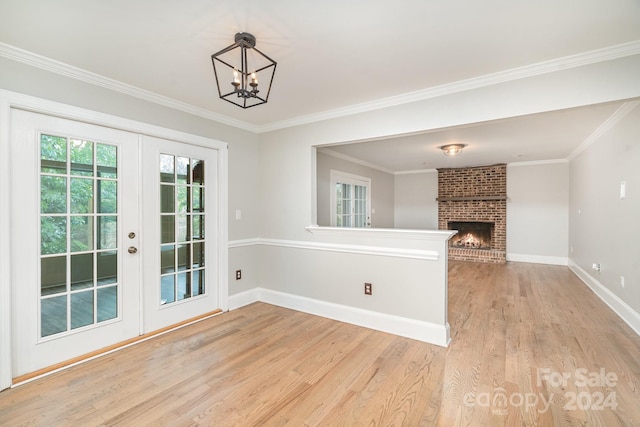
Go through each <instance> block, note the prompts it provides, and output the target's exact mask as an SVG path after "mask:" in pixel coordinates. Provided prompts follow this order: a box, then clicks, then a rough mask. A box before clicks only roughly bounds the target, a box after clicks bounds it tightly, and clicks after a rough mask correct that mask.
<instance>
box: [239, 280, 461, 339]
mask: <svg viewBox="0 0 640 427" xmlns="http://www.w3.org/2000/svg"><path fill="white" fill-rule="evenodd" d="M230 298H232V300H233V306H234V307H235V308H239V307H242V306H245V305H248V304H251V303H253V302H257V301H260V302H264V303H267V304H272V305H277V306H279V307H285V308H289V309H292V310H296V311H301V312H303V313H308V314H312V315H315V316H321V317H325V318H328V319H333V320H337V321H340V322H346V323H350V324H352V325H357V326H362V327H364V328H369V329H374V330H377V331H382V332H387V333H390V334H395V335H399V336H402V337H407V338H411V339H415V340H419V341H423V342H427V343H430V344H435V345H439V346H442V347H447V346H448V345H449V343H450V342H451V337H450V331H449V324H448V323H447V324H446V325H438V324H435V323H431V322H425V321H422V320H416V319H409V318H407V317H401V316H395V315H392V314H386V313H379V312H376V311H371V310H365V309H362V308H356V307H350V306H346V305H342V304H335V303H332V302H328V301H322V300H317V299H313V298H307V297H303V296H300V295H293V294H288V293H284V292H279V291H274V290H271V289H265V288H255V289H251V290H249V291H245V292H242V293H240V294H236V295H232V296H231V297H230Z"/></svg>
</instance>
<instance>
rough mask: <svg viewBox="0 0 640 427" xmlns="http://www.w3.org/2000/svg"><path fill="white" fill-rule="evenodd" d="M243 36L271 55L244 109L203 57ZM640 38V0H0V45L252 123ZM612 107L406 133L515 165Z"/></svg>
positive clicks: (565, 140)
mask: <svg viewBox="0 0 640 427" xmlns="http://www.w3.org/2000/svg"><path fill="white" fill-rule="evenodd" d="M240 31H246V32H249V33H252V34H253V35H255V36H256V38H257V45H256V47H258V48H259V49H260V50H262V51H263V52H264V53H266V54H267V55H269V56H270V57H272V58H273V59H275V60H276V61H277V62H278V68H277V71H276V76H275V81H274V85H273V89H272V92H271V97H270V99H269V102H268V104H266V105H262V106H258V107H255V108H251V109H248V110H242V109H240V108H238V107H236V106H233V105H231V104H229V103H227V102H225V101H222V100H220V99H219V98H218V97H217V91H216V88H215V82H214V75H213V70H212V66H211V54H212V53H214V52H216V51H218V50H220V49H222V48H223V47H226V46H227V45H230V44H231V43H232V42H233V36H234V34H235V33H236V32H240ZM639 40H640V1H639V0H562V1H558V0H537V1H534V0H530V1H525V0H484V1H478V0H449V1H435V0H400V1H390V0H368V1H356V0H325V1H316V2H310V1H302V0H277V1H257V0H220V1H212V0H183V1H177V0H174V1H170V0H109V1H104V0H57V1H43V0H0V43H4V44H5V46H4V47H5V48H6V47H7V45H8V46H9V47H12V48H14V47H15V48H18V49H23V50H25V51H27V52H30V53H33V54H37V55H42V56H43V57H46V58H49V59H53V60H56V61H60V62H61V63H64V64H68V65H71V66H74V67H78V68H79V69H81V70H86V71H88V72H91V73H95V74H98V75H100V76H103V77H106V78H108V79H113V80H115V81H117V82H122V83H125V84H127V85H131V86H133V87H135V88H140V89H143V90H145V91H149V92H152V93H154V94H159V95H162V96H164V97H167V98H169V99H172V100H176V101H180V102H182V103H184V104H186V105H189V106H193V107H195V108H196V109H200V110H202V111H206V112H210V113H211V114H213V115H216V116H217V117H222V118H228V119H229V120H230V121H235V122H236V123H241V124H242V123H244V124H246V125H247V126H249V127H254V128H265V127H268V126H278V125H281V126H282V125H283V124H286V123H295V122H296V121H298V122H300V121H304V120H306V121H310V120H312V119H313V118H314V117H327V116H330V115H332V114H333V115H338V114H340V113H341V112H347V111H352V109H353V108H354V106H358V107H359V108H367V106H368V105H370V106H371V107H370V108H374V107H373V105H374V103H376V102H379V101H381V100H385V99H388V98H391V97H396V99H398V97H400V98H399V99H400V100H402V99H403V98H402V97H403V96H407V99H409V96H410V95H411V94H414V93H416V92H419V91H424V90H426V89H429V88H434V87H442V86H446V85H449V84H452V83H455V82H460V81H463V80H467V79H472V78H477V77H479V76H486V75H489V74H492V73H498V72H503V71H505V70H512V69H514V68H519V67H526V66H530V65H531V64H538V63H541V62H545V61H553V60H558V59H560V58H564V57H568V56H572V55H577V54H583V53H585V52H590V51H594V50H598V49H604V48H608V47H611V46H615V45H620V44H625V43H630V42H637V41H639ZM0 47H2V46H0ZM375 105H379V104H375ZM350 109H351V110H350ZM615 109H616V106H615V105H606V106H601V107H593V108H591V107H589V108H587V110H586V111H570V112H564V113H561V114H562V118H558V117H555V116H554V115H553V114H550V115H541V116H538V117H532V118H530V119H531V120H532V122H531V123H529V124H528V123H527V118H521V119H517V120H512V121H506V122H501V123H493V124H490V125H489V127H484V126H473V127H467V128H464V129H455V130H447V131H444V132H441V133H435V134H433V133H432V134H427V135H422V136H420V137H415V136H414V137H410V138H408V139H413V138H419V139H420V141H421V142H422V143H423V144H427V145H429V146H434V145H441V144H442V143H444V142H446V140H450V139H461V140H463V142H466V143H468V144H469V147H468V150H465V151H467V152H468V153H472V152H473V151H474V150H477V151H476V152H479V150H483V151H486V152H485V153H484V154H483V156H484V157H482V159H484V158H491V159H492V160H491V161H492V162H496V161H504V159H503V157H500V156H498V154H499V153H502V152H503V151H504V150H505V148H507V147H514V148H517V150H515V151H508V153H507V152H505V153H504V154H505V155H507V154H508V155H516V154H522V155H523V159H526V160H541V159H547V158H552V157H554V156H561V157H562V156H565V157H566V155H568V154H569V153H570V152H571V151H572V149H575V147H577V146H578V145H579V144H580V143H582V142H583V141H584V138H585V137H587V136H588V135H589V134H590V132H592V131H593V130H594V128H597V127H598V124H599V123H602V122H603V121H605V120H606V118H607V117H608V114H611V113H612V112H613V111H615ZM565 119H566V120H571V126H564V125H563V123H565V124H566V122H563V120H565ZM546 120H549V121H550V122H549V123H550V124H546V122H545V121H546ZM598 121H599V123H598ZM565 128H569V129H565ZM574 128H575V129H574ZM544 129H553V130H554V131H562V130H564V131H563V132H562V133H561V134H558V133H555V134H553V135H552V134H551V133H545V132H543V130H544ZM492 132H495V135H492ZM510 132H519V133H517V134H510ZM516 135H517V136H516ZM405 139H407V138H402V139H401V140H400V139H399V140H396V141H394V144H407V142H406V141H405ZM352 149H353V147H352ZM414 149H415V148H414ZM535 153H538V155H535ZM352 154H353V153H352ZM466 154H467V153H465V155H466ZM371 155H372V156H374V157H373V159H372V160H374V161H379V160H380V159H381V157H380V155H379V154H378V157H377V158H376V157H375V155H376V154H375V153H372V154H371ZM440 156H442V155H441V154H440ZM507 157H508V156H507ZM460 159H462V157H460ZM410 160H411V161H412V163H411V164H409V163H405V164H401V163H400V160H398V164H389V165H387V166H385V167H389V168H391V169H392V170H407V168H409V169H420V168H423V167H424V165H423V166H420V165H416V162H418V163H421V164H422V163H424V162H427V163H431V165H430V167H436V166H438V164H437V162H435V161H433V160H431V157H429V156H426V157H420V156H417V155H416V156H415V158H414V159H410ZM441 160H442V159H441ZM449 160H451V159H449ZM478 160H480V158H479V159H478ZM421 161H422V162H421ZM510 161H513V160H510Z"/></svg>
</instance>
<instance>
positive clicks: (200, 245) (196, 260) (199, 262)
mask: <svg viewBox="0 0 640 427" xmlns="http://www.w3.org/2000/svg"><path fill="white" fill-rule="evenodd" d="M193 267H194V268H195V267H204V242H197V243H194V244H193Z"/></svg>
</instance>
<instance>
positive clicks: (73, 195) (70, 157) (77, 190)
mask: <svg viewBox="0 0 640 427" xmlns="http://www.w3.org/2000/svg"><path fill="white" fill-rule="evenodd" d="M40 163H41V168H40V170H41V173H42V175H41V181H40V205H41V209H40V211H41V213H43V214H62V215H63V216H60V217H51V216H43V217H42V220H41V224H40V226H41V253H42V254H53V253H62V252H66V251H67V250H69V249H70V250H72V251H81V250H91V249H93V248H91V247H89V246H88V245H87V243H88V242H92V241H94V238H93V237H94V236H93V235H92V234H93V232H94V231H93V230H94V227H93V219H92V217H83V218H86V219H87V220H88V221H86V220H85V221H78V220H76V219H74V220H72V221H71V224H70V226H71V227H72V230H68V229H67V228H68V227H67V226H68V221H67V218H66V216H65V215H64V214H92V213H94V212H96V211H97V212H99V213H116V212H117V200H118V199H117V191H118V185H117V181H111V180H110V179H109V178H117V147H115V146H112V145H107V144H99V143H94V142H91V141H84V140H77V139H69V140H67V138H65V137H61V136H53V135H45V134H43V135H41V137H40ZM98 178H101V179H98ZM103 178H107V179H103ZM67 188H69V191H70V194H69V197H68V199H69V205H67V191H68V190H67ZM72 218H78V217H72ZM69 232H70V233H71V236H72V239H71V240H72V242H71V248H67V238H66V236H67V233H69Z"/></svg>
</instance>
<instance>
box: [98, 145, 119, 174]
mask: <svg viewBox="0 0 640 427" xmlns="http://www.w3.org/2000/svg"><path fill="white" fill-rule="evenodd" d="M96 165H97V166H98V176H99V177H101V178H117V177H118V151H117V149H116V147H115V146H113V145H107V144H96Z"/></svg>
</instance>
